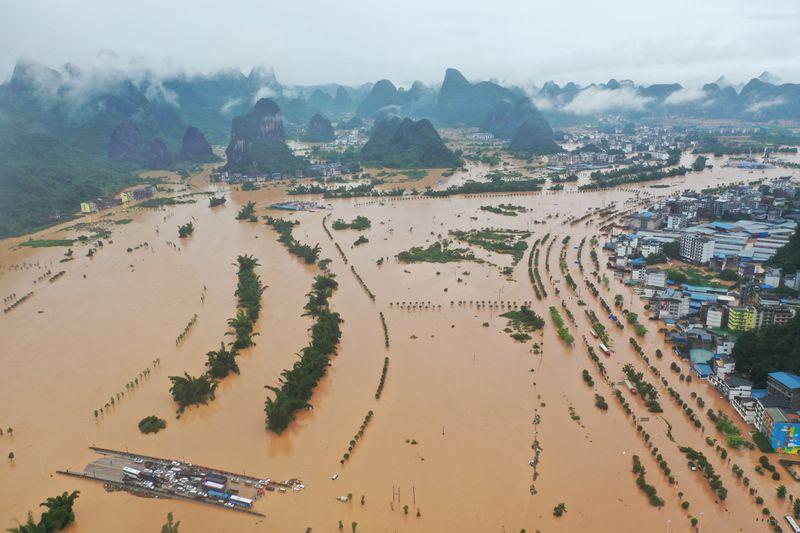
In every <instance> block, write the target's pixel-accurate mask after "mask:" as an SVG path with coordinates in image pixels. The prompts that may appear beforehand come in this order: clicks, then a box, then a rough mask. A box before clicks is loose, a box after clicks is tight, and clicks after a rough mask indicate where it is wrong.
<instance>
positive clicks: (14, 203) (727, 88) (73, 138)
mask: <svg viewBox="0 0 800 533" xmlns="http://www.w3.org/2000/svg"><path fill="white" fill-rule="evenodd" d="M715 78H716V80H715V81H713V82H710V83H707V84H706V85H703V86H702V87H688V86H684V85H682V84H680V83H665V84H653V85H639V84H637V83H635V82H634V81H631V80H615V79H611V80H609V81H607V82H605V83H597V84H590V85H586V86H581V85H579V84H576V83H566V84H564V85H563V86H562V85H559V84H557V83H554V82H546V83H544V84H543V85H542V86H541V87H525V88H522V87H514V86H504V85H501V84H500V83H498V82H494V81H486V80H477V81H475V80H469V79H468V78H467V77H466V76H464V75H463V74H462V73H461V72H460V71H458V70H456V69H453V68H449V69H447V70H446V71H445V73H444V76H443V78H442V82H441V84H434V85H426V84H423V83H422V82H418V81H417V82H414V83H413V84H411V85H410V86H408V87H407V88H406V87H399V86H398V85H396V84H395V83H394V82H392V81H391V80H389V79H382V80H378V81H376V82H375V83H365V84H362V85H359V86H345V85H341V84H337V83H335V81H336V80H331V83H326V84H321V85H313V86H296V85H289V84H285V83H283V82H282V81H281V80H280V79H279V77H278V76H277V75H276V73H275V72H274V71H273V70H272V69H271V68H269V67H264V66H255V67H253V68H252V69H251V70H250V71H249V72H248V73H247V74H244V73H242V72H241V71H239V70H237V69H228V70H221V71H217V72H213V73H197V72H187V71H185V70H183V69H180V68H175V67H173V68H170V69H155V68H150V67H148V66H147V64H146V63H131V64H129V65H124V66H120V62H119V61H118V60H116V59H115V58H114V55H113V54H112V53H110V52H105V53H103V54H101V56H100V57H99V59H98V62H97V63H96V64H92V65H85V66H77V65H74V64H65V65H63V66H60V67H58V68H51V67H48V66H45V65H41V64H38V63H35V62H32V61H20V62H18V64H17V65H16V67H15V68H14V71H13V74H12V75H11V77H10V79H8V80H7V81H5V82H4V83H2V84H0V235H9V234H14V233H18V232H20V231H23V230H27V229H30V228H33V227H38V226H42V225H44V224H47V223H49V222H51V221H52V220H54V219H57V218H58V217H59V216H63V215H65V214H68V213H72V212H74V211H75V209H76V206H77V205H78V204H79V202H80V201H82V200H86V199H91V198H94V197H98V196H101V195H105V194H108V193H110V192H113V191H114V190H117V189H119V188H121V187H123V186H125V185H128V184H131V183H135V181H136V179H135V177H134V173H135V172H136V171H139V170H143V169H153V168H172V167H173V166H174V165H176V164H182V162H187V161H191V162H200V161H206V160H210V158H208V157H207V156H208V148H209V147H207V146H205V145H206V144H208V145H227V146H228V153H229V156H228V165H229V168H236V169H240V170H244V169H253V168H258V169H269V170H273V169H275V170H274V171H280V170H278V169H288V170H291V169H294V168H297V166H298V164H299V163H298V162H297V161H296V160H294V159H293V158H292V157H289V154H288V153H287V152H286V150H285V149H284V147H286V145H285V138H286V137H290V138H297V137H299V135H300V132H301V131H306V130H307V129H308V127H309V125H310V121H311V119H312V117H314V116H315V115H320V116H322V117H325V119H326V120H328V121H330V122H333V123H336V124H339V125H340V127H345V128H352V127H359V124H364V123H366V124H367V125H368V124H369V123H370V122H371V121H376V120H377V121H379V122H380V121H382V120H384V119H387V118H390V117H395V116H396V117H400V118H401V119H402V118H410V119H413V120H414V121H419V120H420V119H426V120H427V121H429V122H430V124H431V125H433V126H436V127H454V126H466V127H475V128H481V129H482V130H483V131H488V132H492V133H494V134H495V135H496V136H497V137H498V138H500V139H505V140H508V141H511V140H513V139H514V138H515V136H516V134H517V133H518V130H520V128H521V127H522V126H523V125H524V124H527V126H526V127H525V129H524V131H523V132H522V133H521V134H520V135H519V136H518V137H517V139H518V141H519V142H518V143H515V145H516V146H521V145H524V146H528V149H529V150H532V151H539V152H547V151H551V150H553V149H554V148H553V143H552V131H551V128H550V124H549V123H553V122H556V123H559V124H562V123H570V122H575V121H580V120H585V119H593V118H597V117H600V116H603V115H607V114H613V115H621V116H625V117H630V118H635V119H641V118H646V117H653V118H660V117H666V116H669V117H684V118H711V119H732V120H745V121H773V120H791V119H795V120H796V119H800V85H798V84H794V83H782V82H781V81H780V80H779V79H777V78H776V77H775V76H773V75H771V74H769V73H767V72H765V73H762V74H761V75H760V76H758V77H757V78H753V79H751V80H750V81H749V82H747V83H745V84H743V85H741V86H737V85H735V84H733V83H731V82H729V81H728V80H726V79H725V78H724V77H715ZM526 97H527V98H526ZM262 99H269V101H271V102H272V103H273V104H274V105H275V106H277V107H278V109H279V111H280V116H281V130H282V133H281V136H282V137H283V139H282V140H280V141H277V140H275V143H274V146H272V147H271V148H274V149H275V152H272V154H273V155H275V156H278V159H279V160H280V161H281V163H279V164H268V163H267V161H266V159H265V158H264V156H265V154H266V153H269V150H267V151H266V152H265V151H264V150H261V149H260V148H259V145H260V144H262V143H263V142H266V140H267V139H259V138H257V137H252V136H250V135H245V136H243V137H242V136H238V133H237V132H239V131H240V130H241V126H242V125H243V124H246V123H247V121H248V119H246V118H244V119H243V118H242V117H247V116H249V115H251V114H252V113H253V112H254V106H256V104H257V103H258V102H260V101H261V100H262ZM237 117H238V119H237ZM262 118H263V117H262ZM235 119H236V120H239V125H240V127H233V128H232V124H233V123H234V122H236V120H235ZM315 123H317V124H318V125H319V124H321V123H319V121H315ZM188 128H194V129H192V130H191V136H190V138H189V139H187V140H185V136H186V134H187V132H188V131H189V130H188ZM523 134H524V135H523ZM437 136H438V135H437ZM329 137H330V136H329V134H326V136H325V138H329ZM203 140H205V141H206V142H203ZM187 141H188V144H187ZM523 141H524V142H523ZM240 142H243V143H244V144H245V145H247V146H248V148H247V149H245V150H244V151H240V150H239V148H238V147H237V146H238V145H237V143H240ZM262 148H263V147H262ZM203 154H204V155H203ZM258 154H261V155H258Z"/></svg>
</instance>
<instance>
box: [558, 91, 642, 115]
mask: <svg viewBox="0 0 800 533" xmlns="http://www.w3.org/2000/svg"><path fill="white" fill-rule="evenodd" d="M652 101H653V98H648V97H646V96H642V95H640V94H639V93H638V92H636V90H635V89H633V88H631V87H621V88H619V89H603V88H601V87H588V88H586V89H584V90H582V91H581V92H579V93H578V94H577V96H575V98H574V99H573V100H572V101H571V102H570V103H568V104H567V105H565V106H564V107H563V108H562V110H563V111H564V112H566V113H572V114H574V115H593V114H597V113H608V112H613V111H641V110H643V109H644V108H645V107H646V106H647V104H649V103H650V102H652Z"/></svg>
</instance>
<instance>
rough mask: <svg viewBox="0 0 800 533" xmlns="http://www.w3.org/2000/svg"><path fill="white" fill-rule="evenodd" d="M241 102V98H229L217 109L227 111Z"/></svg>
mask: <svg viewBox="0 0 800 533" xmlns="http://www.w3.org/2000/svg"><path fill="white" fill-rule="evenodd" d="M242 102H243V99H242V98H231V99H230V100H228V101H227V102H225V103H224V104H222V107H221V108H219V110H220V111H222V112H223V113H227V112H228V111H230V110H231V109H233V108H234V107H238V106H239V105H241V104H242Z"/></svg>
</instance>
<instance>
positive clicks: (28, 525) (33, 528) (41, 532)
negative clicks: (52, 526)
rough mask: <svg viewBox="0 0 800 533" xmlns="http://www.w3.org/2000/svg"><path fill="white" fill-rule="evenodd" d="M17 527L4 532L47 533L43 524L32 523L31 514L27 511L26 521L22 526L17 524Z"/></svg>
mask: <svg viewBox="0 0 800 533" xmlns="http://www.w3.org/2000/svg"><path fill="white" fill-rule="evenodd" d="M17 524H19V525H17V527H12V528H9V529H7V530H6V531H8V532H10V533H49V531H48V530H47V527H46V526H45V525H44V523H39V524H37V523H36V522H34V521H33V513H31V512H30V511H28V521H27V522H25V523H24V524H20V523H19V522H17Z"/></svg>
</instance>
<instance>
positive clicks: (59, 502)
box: [40, 490, 80, 531]
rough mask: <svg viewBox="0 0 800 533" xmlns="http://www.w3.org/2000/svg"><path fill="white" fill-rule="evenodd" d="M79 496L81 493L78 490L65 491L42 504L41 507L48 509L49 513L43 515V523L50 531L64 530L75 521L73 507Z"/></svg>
mask: <svg viewBox="0 0 800 533" xmlns="http://www.w3.org/2000/svg"><path fill="white" fill-rule="evenodd" d="M79 495H80V492H79V491H77V490H74V491H72V492H66V491H64V492H63V493H62V494H61V495H59V496H55V497H52V498H47V500H45V501H44V502H43V503H41V504H40V507H46V508H47V512H46V513H44V514H42V522H44V523H45V525H47V526H48V531H55V530H60V529H64V528H65V527H67V526H68V525H69V524H71V523H73V522H74V521H75V513H74V512H73V511H72V507H73V505H74V504H75V500H76V499H78V496H79Z"/></svg>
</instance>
